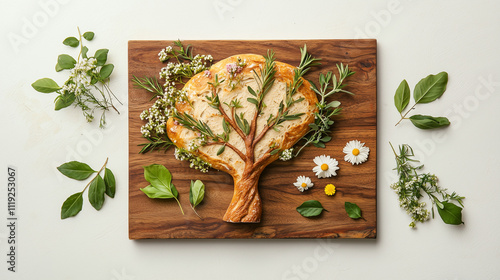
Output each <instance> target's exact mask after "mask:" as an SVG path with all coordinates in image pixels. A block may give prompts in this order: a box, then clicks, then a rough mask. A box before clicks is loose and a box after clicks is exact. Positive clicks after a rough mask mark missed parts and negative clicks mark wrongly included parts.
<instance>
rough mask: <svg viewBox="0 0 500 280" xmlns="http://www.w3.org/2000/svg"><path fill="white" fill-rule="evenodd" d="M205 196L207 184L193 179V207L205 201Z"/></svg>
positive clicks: (191, 197) (191, 187) (191, 198)
mask: <svg viewBox="0 0 500 280" xmlns="http://www.w3.org/2000/svg"><path fill="white" fill-rule="evenodd" d="M204 197H205V185H204V184H203V182H202V181H200V180H196V181H195V182H193V181H191V186H190V188H189V202H191V205H192V206H193V208H195V207H196V206H198V204H200V203H201V202H202V201H203V198H204Z"/></svg>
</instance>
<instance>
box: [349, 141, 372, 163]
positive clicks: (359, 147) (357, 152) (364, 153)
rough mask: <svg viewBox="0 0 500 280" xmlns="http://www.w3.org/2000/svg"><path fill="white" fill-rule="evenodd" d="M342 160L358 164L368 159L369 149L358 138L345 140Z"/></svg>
mask: <svg viewBox="0 0 500 280" xmlns="http://www.w3.org/2000/svg"><path fill="white" fill-rule="evenodd" d="M343 151H344V153H345V156H344V160H345V161H347V162H350V163H352V165H354V164H360V163H363V162H365V161H366V160H367V159H368V154H369V153H370V149H369V148H368V147H365V143H361V142H359V141H358V140H352V141H349V142H347V144H346V145H345V147H344V150H343Z"/></svg>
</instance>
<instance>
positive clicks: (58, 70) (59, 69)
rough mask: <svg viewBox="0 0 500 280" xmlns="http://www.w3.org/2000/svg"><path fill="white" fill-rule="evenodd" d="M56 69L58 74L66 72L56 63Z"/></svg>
mask: <svg viewBox="0 0 500 280" xmlns="http://www.w3.org/2000/svg"><path fill="white" fill-rule="evenodd" d="M55 68H56V72H61V71H62V70H64V69H62V67H61V65H59V63H56V67H55Z"/></svg>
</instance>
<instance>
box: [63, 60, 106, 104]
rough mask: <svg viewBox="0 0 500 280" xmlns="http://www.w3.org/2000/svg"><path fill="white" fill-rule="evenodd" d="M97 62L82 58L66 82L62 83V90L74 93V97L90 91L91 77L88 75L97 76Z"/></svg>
mask: <svg viewBox="0 0 500 280" xmlns="http://www.w3.org/2000/svg"><path fill="white" fill-rule="evenodd" d="M97 68H98V66H97V60H95V58H93V57H91V58H83V59H82V60H81V61H80V62H78V63H76V65H75V67H74V68H73V69H71V72H70V74H69V78H68V80H67V81H66V82H65V83H64V85H63V87H62V90H63V91H67V92H71V93H74V94H75V95H76V96H78V95H80V94H82V93H84V92H88V91H90V86H91V82H92V77H91V76H90V74H89V73H94V74H97V73H99V69H97Z"/></svg>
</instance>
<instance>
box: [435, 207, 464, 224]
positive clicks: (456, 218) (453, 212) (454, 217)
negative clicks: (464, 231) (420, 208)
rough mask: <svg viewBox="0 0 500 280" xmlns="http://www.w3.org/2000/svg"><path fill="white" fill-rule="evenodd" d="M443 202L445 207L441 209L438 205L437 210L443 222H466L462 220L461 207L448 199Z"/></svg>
mask: <svg viewBox="0 0 500 280" xmlns="http://www.w3.org/2000/svg"><path fill="white" fill-rule="evenodd" d="M441 203H442V204H443V208H442V209H441V208H439V207H438V208H437V210H438V213H439V216H441V219H442V220H443V222H445V223H446V224H449V225H460V224H463V223H464V222H463V221H462V208H461V207H459V206H457V205H455V204H453V203H450V202H446V201H443V202H441Z"/></svg>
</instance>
